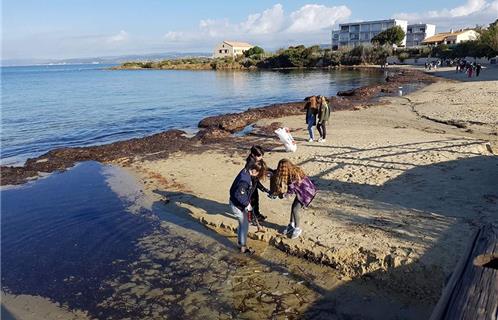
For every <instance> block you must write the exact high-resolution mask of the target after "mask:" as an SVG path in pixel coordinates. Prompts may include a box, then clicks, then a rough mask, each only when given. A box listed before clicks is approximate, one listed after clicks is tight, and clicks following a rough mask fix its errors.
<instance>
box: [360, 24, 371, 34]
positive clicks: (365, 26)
mask: <svg viewBox="0 0 498 320" xmlns="http://www.w3.org/2000/svg"><path fill="white" fill-rule="evenodd" d="M360 31H362V32H365V31H366V32H368V31H370V25H369V24H361V25H360Z"/></svg>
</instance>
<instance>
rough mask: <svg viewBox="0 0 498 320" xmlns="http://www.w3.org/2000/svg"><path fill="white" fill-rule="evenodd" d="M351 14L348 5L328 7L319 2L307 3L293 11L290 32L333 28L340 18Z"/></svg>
mask: <svg viewBox="0 0 498 320" xmlns="http://www.w3.org/2000/svg"><path fill="white" fill-rule="evenodd" d="M350 15H351V10H350V9H349V8H348V7H346V6H338V7H326V6H323V5H318V4H307V5H305V6H303V7H302V8H301V9H299V10H297V11H294V12H292V13H291V15H290V18H291V20H292V23H291V25H290V26H289V27H288V28H287V31H288V32H313V31H318V30H322V29H325V28H329V29H330V28H332V26H333V25H334V24H335V23H336V22H337V21H338V20H344V19H346V18H347V17H349V16H350Z"/></svg>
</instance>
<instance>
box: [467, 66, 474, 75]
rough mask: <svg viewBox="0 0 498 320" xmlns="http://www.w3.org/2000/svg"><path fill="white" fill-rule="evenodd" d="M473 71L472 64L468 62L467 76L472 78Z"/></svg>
mask: <svg viewBox="0 0 498 320" xmlns="http://www.w3.org/2000/svg"><path fill="white" fill-rule="evenodd" d="M473 71H474V68H472V65H471V64H469V65H468V67H467V77H469V78H472V72H473Z"/></svg>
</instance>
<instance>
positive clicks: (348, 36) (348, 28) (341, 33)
mask: <svg viewBox="0 0 498 320" xmlns="http://www.w3.org/2000/svg"><path fill="white" fill-rule="evenodd" d="M394 26H400V27H401V28H402V29H403V31H404V32H405V34H406V29H407V26H408V22H407V21H405V20H397V19H388V20H377V21H364V22H354V23H342V24H339V30H334V31H332V49H334V50H335V49H339V48H342V47H355V46H358V45H360V44H362V45H367V44H370V43H371V40H372V38H373V37H375V36H376V35H377V34H379V33H381V32H382V31H384V30H386V29H389V28H392V27H394ZM402 44H403V45H406V37H405V39H403V41H402Z"/></svg>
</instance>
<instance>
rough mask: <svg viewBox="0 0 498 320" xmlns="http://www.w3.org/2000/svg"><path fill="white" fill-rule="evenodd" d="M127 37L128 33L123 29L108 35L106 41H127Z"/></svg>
mask: <svg viewBox="0 0 498 320" xmlns="http://www.w3.org/2000/svg"><path fill="white" fill-rule="evenodd" d="M128 38H129V35H128V33H127V32H126V31H124V30H121V31H119V33H117V34H115V35H113V36H110V37H108V38H107V42H109V43H121V42H125V41H127V40H128Z"/></svg>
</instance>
